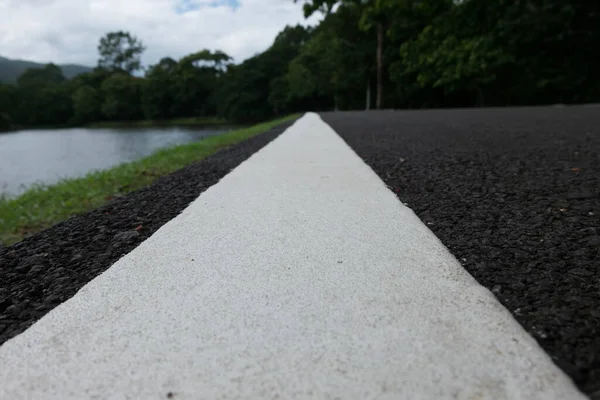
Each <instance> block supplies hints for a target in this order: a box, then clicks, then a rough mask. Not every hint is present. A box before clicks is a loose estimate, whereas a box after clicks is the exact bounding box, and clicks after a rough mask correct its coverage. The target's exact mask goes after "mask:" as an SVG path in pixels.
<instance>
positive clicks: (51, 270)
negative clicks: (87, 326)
mask: <svg viewBox="0 0 600 400" xmlns="http://www.w3.org/2000/svg"><path fill="white" fill-rule="evenodd" d="M292 123H293V121H292V122H287V123H284V124H282V125H280V126H278V127H276V128H274V129H272V130H270V131H268V132H266V133H263V134H261V135H258V136H255V137H253V138H251V139H249V140H247V141H244V142H242V143H239V144H237V145H234V146H231V147H229V148H226V149H224V150H221V151H219V152H217V153H215V154H213V155H211V156H209V157H207V158H205V159H203V160H202V161H199V162H197V163H195V164H192V165H190V166H188V167H186V168H183V169H181V170H179V171H177V172H175V173H173V174H170V175H168V176H165V177H162V178H160V179H158V180H157V181H156V182H155V183H153V184H152V185H150V186H148V187H146V188H143V189H140V190H137V191H135V192H132V193H129V194H128V195H126V196H123V197H121V198H119V199H117V200H115V201H113V202H111V203H110V204H108V205H106V206H104V207H101V208H99V209H96V210H94V211H91V212H89V213H86V214H83V215H80V216H77V217H74V218H71V219H69V220H67V221H65V222H63V223H60V224H58V225H55V226H53V227H52V228H50V229H47V230H45V231H43V232H40V233H38V234H36V235H33V236H31V237H29V238H27V239H25V240H24V241H22V242H19V243H16V244H14V245H12V246H9V247H0V345H1V344H2V343H4V342H5V341H6V340H8V339H10V338H12V337H14V336H16V335H18V334H19V333H21V332H23V331H24V330H25V329H27V328H28V327H29V326H31V325H32V324H33V323H34V322H36V321H37V320H38V319H40V318H41V317H43V316H44V315H45V314H46V313H48V312H49V311H50V310H52V309H53V308H54V307H56V306H57V305H59V304H61V303H62V302H64V301H66V300H68V299H69V298H71V297H72V296H73V295H74V294H76V293H77V291H78V290H79V289H80V288H81V287H83V286H84V285H85V284H87V283H88V282H89V281H91V280H92V279H94V278H95V277H96V276H98V275H99V274H101V273H102V272H104V271H105V270H106V269H108V268H109V267H110V266H111V265H112V264H113V263H114V262H115V261H117V260H118V259H120V258H121V257H122V256H124V255H125V254H127V253H129V252H130V251H131V250H133V249H134V248H135V247H137V246H138V245H139V244H140V243H141V242H142V241H144V240H145V239H147V238H148V237H150V236H151V235H152V234H153V233H154V232H156V231H157V230H158V229H159V228H160V227H161V226H162V225H164V224H165V223H167V222H169V221H170V220H172V219H173V218H175V217H176V216H177V215H178V214H179V213H180V212H181V211H182V210H183V209H185V208H186V207H187V206H188V205H189V204H190V203H191V202H192V201H194V200H195V199H196V198H197V197H198V196H199V195H200V193H202V192H203V191H205V190H206V189H208V188H209V187H210V186H212V185H214V184H216V183H217V182H218V181H219V180H220V179H221V178H222V177H223V176H225V175H226V174H228V173H229V172H230V171H231V170H232V169H234V168H235V167H237V166H238V165H239V164H240V163H242V162H243V161H244V160H246V159H247V158H248V157H250V156H251V155H252V154H253V153H255V152H256V151H258V150H260V149H261V148H262V147H264V146H265V145H266V144H268V143H269V142H270V141H272V140H273V139H275V138H276V137H277V136H279V135H280V134H281V133H282V132H283V131H284V130H285V129H286V128H287V127H289V126H290V125H291V124H292Z"/></svg>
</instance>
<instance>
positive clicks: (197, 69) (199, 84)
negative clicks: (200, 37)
mask: <svg viewBox="0 0 600 400" xmlns="http://www.w3.org/2000/svg"><path fill="white" fill-rule="evenodd" d="M231 60H232V59H231V57H229V56H228V55H227V54H225V53H223V52H221V51H215V52H211V51H210V50H201V51H199V52H197V53H193V54H190V55H187V56H185V57H183V58H182V59H181V60H179V62H178V63H177V66H176V67H175V70H174V81H173V90H174V94H173V95H174V99H175V103H176V105H177V110H176V114H178V115H179V116H192V115H193V116H205V115H215V113H216V108H217V106H216V100H215V97H214V93H215V91H216V90H217V87H218V85H219V80H220V79H221V77H222V76H223V75H224V73H225V71H226V69H227V66H228V65H229V64H230V63H231Z"/></svg>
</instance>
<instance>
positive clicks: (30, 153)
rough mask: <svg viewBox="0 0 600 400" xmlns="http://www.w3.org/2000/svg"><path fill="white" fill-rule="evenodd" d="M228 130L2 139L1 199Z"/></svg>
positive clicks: (62, 132)
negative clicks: (2, 195)
mask: <svg viewBox="0 0 600 400" xmlns="http://www.w3.org/2000/svg"><path fill="white" fill-rule="evenodd" d="M227 130H228V129H198V128H182V127H170V128H148V129H146V128H145V129H131V128H127V129H58V130H30V131H20V132H11V133H3V134H0V194H2V193H7V194H11V195H16V194H20V193H22V192H23V191H24V190H25V189H26V188H27V187H28V186H30V185H31V184H33V183H36V182H38V183H45V184H51V183H55V182H57V181H58V180H60V179H61V178H67V177H69V178H70V177H76V176H82V175H85V174H86V173H87V172H90V171H92V170H96V169H105V168H109V167H112V166H114V165H118V164H121V163H124V162H128V161H133V160H136V159H138V158H140V157H144V156H147V155H149V154H152V153H153V152H154V151H155V150H157V149H159V148H163V147H170V146H174V145H178V144H184V143H189V142H193V141H195V140H199V139H202V138H205V137H208V136H213V135H218V134H221V133H223V132H225V131H227Z"/></svg>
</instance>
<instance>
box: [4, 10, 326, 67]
mask: <svg viewBox="0 0 600 400" xmlns="http://www.w3.org/2000/svg"><path fill="white" fill-rule="evenodd" d="M0 16H1V17H0V20H1V22H0V56H4V57H8V58H13V59H23V60H30V61H37V62H54V63H56V64H66V63H74V64H83V65H88V66H94V65H96V63H97V60H98V54H97V45H98V41H99V39H100V37H101V36H102V35H104V34H105V33H106V32H109V31H117V30H124V31H129V32H130V33H131V34H133V35H134V36H136V37H138V38H139V39H141V40H142V42H143V43H144V45H145V46H146V48H147V49H146V51H145V53H144V55H143V57H142V63H143V65H151V64H154V63H156V62H158V61H159V60H160V59H161V58H163V57H167V56H168V57H172V58H175V59H178V58H181V57H183V56H185V55H187V54H190V53H193V52H196V51H199V50H202V49H205V48H207V49H210V50H222V51H224V52H225V53H227V54H229V55H230V56H232V57H233V58H234V60H235V61H236V62H240V61H243V60H244V59H246V58H248V57H251V56H253V55H254V54H256V53H259V52H261V51H263V50H265V49H266V48H267V47H269V46H270V44H271V43H272V42H273V40H274V39H275V36H276V35H277V33H278V32H279V31H281V30H282V29H283V28H284V27H285V26H286V25H296V24H298V23H301V24H302V25H308V24H311V25H312V24H314V23H316V21H317V20H316V18H318V17H316V16H315V17H311V18H310V19H309V20H305V19H304V16H303V14H302V5H301V4H294V1H293V0H0Z"/></svg>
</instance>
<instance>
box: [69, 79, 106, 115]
mask: <svg viewBox="0 0 600 400" xmlns="http://www.w3.org/2000/svg"><path fill="white" fill-rule="evenodd" d="M101 105H102V102H101V97H100V94H99V93H98V90H96V89H94V88H93V87H92V86H89V85H84V86H81V87H79V88H78V89H77V90H76V91H75V93H73V122H75V123H79V124H81V123H86V122H94V121H98V120H99V119H100V117H101V112H100V107H101Z"/></svg>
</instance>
